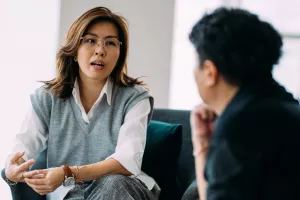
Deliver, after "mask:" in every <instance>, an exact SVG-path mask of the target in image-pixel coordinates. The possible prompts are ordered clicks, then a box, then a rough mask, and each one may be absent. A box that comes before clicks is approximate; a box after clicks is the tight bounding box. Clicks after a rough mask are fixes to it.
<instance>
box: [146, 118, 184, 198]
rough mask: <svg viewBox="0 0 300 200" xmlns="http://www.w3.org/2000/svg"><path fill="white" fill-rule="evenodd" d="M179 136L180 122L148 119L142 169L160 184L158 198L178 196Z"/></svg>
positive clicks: (180, 134) (180, 135)
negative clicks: (171, 122) (170, 122)
mask: <svg viewBox="0 0 300 200" xmlns="http://www.w3.org/2000/svg"><path fill="white" fill-rule="evenodd" d="M181 138H182V126H181V125H180V124H169V123H165V122H160V121H154V120H151V121H150V124H149V126H148V129H147V142H146V148H145V152H144V157H143V163H142V171H144V172H145V173H147V174H148V175H150V176H151V177H153V178H154V179H155V181H156V182H157V183H158V185H159V186H160V188H161V194H160V199H174V200H176V199H178V197H179V193H178V191H179V189H178V184H177V181H176V172H177V166H178V158H179V154H180V150H181V143H182V139H181Z"/></svg>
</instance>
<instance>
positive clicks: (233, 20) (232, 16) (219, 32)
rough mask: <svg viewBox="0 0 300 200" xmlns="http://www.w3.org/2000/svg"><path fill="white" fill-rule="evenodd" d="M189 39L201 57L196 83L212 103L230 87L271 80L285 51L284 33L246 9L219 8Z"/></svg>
mask: <svg viewBox="0 0 300 200" xmlns="http://www.w3.org/2000/svg"><path fill="white" fill-rule="evenodd" d="M189 39H190V41H191V42H192V43H193V45H194V47H195V48H196V51H197V54H198V58H199V65H198V66H197V67H196V69H195V78H196V82H197V85H198V88H199V92H200V95H201V97H202V99H203V100H204V102H206V103H208V104H210V102H211V101H213V99H214V98H215V97H216V96H218V95H219V94H218V93H219V92H226V91H224V90H226V89H228V88H240V87H243V86H248V85H252V84H257V83H260V82H262V81H263V80H265V79H270V77H272V69H273V66H274V65H275V64H277V63H278V61H279V58H280V56H281V51H282V50H281V48H282V39H281V36H280V34H279V33H278V32H277V31H276V30H275V29H274V28H273V27H272V26H271V25H270V24H269V23H267V22H264V21H261V20H260V19H259V18H258V17H257V16H256V15H254V14H251V13H249V12H248V11H245V10H242V9H232V8H219V9H217V10H215V11H214V12H212V13H210V14H206V15H205V16H204V17H203V18H202V19H200V20H199V21H198V22H197V23H196V24H195V25H194V27H193V29H192V31H191V33H190V36H189Z"/></svg>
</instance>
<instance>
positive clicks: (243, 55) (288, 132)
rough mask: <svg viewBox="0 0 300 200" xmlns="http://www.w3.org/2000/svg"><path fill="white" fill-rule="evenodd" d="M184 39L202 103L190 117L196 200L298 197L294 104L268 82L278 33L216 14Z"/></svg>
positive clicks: (226, 12)
mask: <svg viewBox="0 0 300 200" xmlns="http://www.w3.org/2000/svg"><path fill="white" fill-rule="evenodd" d="M190 41H191V42H192V43H193V45H194V47H195V49H196V51H197V54H198V58H199V64H198V66H197V67H196V68H195V71H194V74H195V80H196V83H197V86H198V90H199V93H200V96H201V98H202V99H203V101H204V103H205V104H206V105H200V106H197V107H196V108H195V109H194V110H193V112H192V114H191V126H192V140H193V148H194V156H195V164H196V173H197V183H198V191H199V194H200V197H201V198H200V199H201V200H205V199H207V200H225V199H226V200H245V199H256V200H257V199H264V200H268V199H272V200H275V199H285V200H287V199H300V197H299V196H300V195H299V192H298V190H299V189H298V188H299V186H300V184H299V183H300V176H299V174H300V173H299V170H300V164H299V161H298V157H299V153H300V148H299V147H300V109H299V104H298V102H297V101H296V100H295V99H294V98H293V96H292V95H291V94H290V93H288V92H286V90H285V89H284V88H283V87H282V86H280V85H279V84H278V83H277V82H276V81H275V80H274V79H273V77H272V69H273V66H274V65H275V64H277V63H278V61H279V58H280V56H281V52H282V39H281V36H280V34H279V33H278V32H277V31H276V30H275V29H274V28H273V27H272V26H271V25H270V24H269V23H267V22H264V21H261V20H260V19H259V18H258V17H257V16H256V15H254V14H251V13H249V12H247V11H245V10H241V9H229V8H219V9H217V10H215V11H214V12H212V13H211V14H207V15H205V16H204V17H203V18H202V19H200V21H198V22H197V23H196V24H195V26H194V27H193V29H192V31H191V33H190ZM216 118H217V119H216ZM215 119H216V120H215Z"/></svg>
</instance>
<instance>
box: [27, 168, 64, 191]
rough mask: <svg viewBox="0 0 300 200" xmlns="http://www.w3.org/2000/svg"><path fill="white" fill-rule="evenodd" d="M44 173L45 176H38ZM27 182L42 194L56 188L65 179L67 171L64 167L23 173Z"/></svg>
mask: <svg viewBox="0 0 300 200" xmlns="http://www.w3.org/2000/svg"><path fill="white" fill-rule="evenodd" d="M37 175H43V176H44V178H40V177H37V178H35V176H37ZM23 176H24V177H25V182H26V183H27V184H28V185H29V186H30V187H31V188H32V189H33V190H34V191H36V192H37V193H39V194H40V195H45V194H48V193H50V192H53V191H54V190H56V189H57V188H58V187H59V186H60V185H61V184H62V182H63V181H64V176H65V172H64V169H63V168H62V167H56V168H49V169H43V170H34V171H30V172H26V173H24V174H23Z"/></svg>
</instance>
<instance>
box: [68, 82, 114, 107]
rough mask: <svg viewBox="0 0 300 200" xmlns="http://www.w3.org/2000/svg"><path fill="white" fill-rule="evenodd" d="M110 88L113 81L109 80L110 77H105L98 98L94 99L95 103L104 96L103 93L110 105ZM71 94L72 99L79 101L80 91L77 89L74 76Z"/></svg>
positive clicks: (77, 85)
mask: <svg viewBox="0 0 300 200" xmlns="http://www.w3.org/2000/svg"><path fill="white" fill-rule="evenodd" d="M112 89H113V82H112V80H111V78H110V77H108V78H107V80H106V82H105V84H104V86H103V88H102V91H101V93H100V95H99V97H98V99H97V100H96V102H95V103H98V102H99V101H100V100H101V99H102V98H103V96H104V94H106V100H107V103H108V105H111V96H112ZM72 95H73V97H74V99H75V100H76V102H81V100H80V91H79V84H78V79H77V78H76V80H75V84H74V88H73V91H72Z"/></svg>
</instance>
